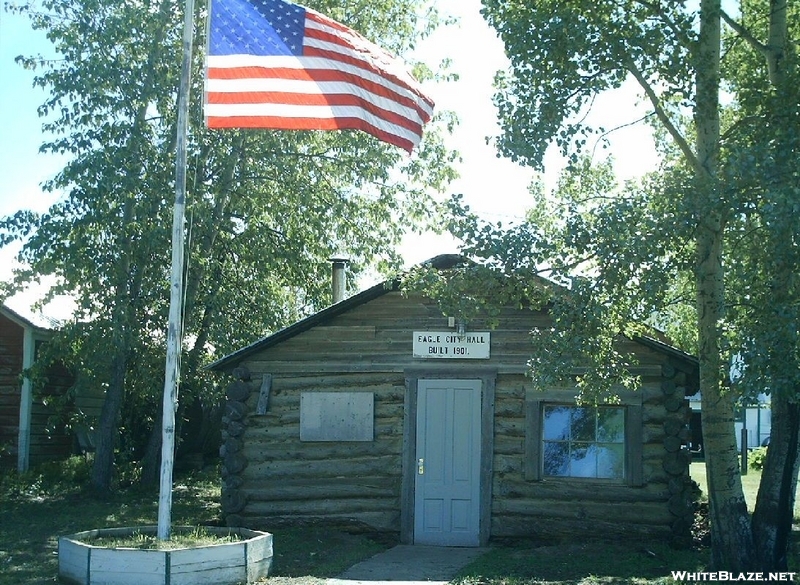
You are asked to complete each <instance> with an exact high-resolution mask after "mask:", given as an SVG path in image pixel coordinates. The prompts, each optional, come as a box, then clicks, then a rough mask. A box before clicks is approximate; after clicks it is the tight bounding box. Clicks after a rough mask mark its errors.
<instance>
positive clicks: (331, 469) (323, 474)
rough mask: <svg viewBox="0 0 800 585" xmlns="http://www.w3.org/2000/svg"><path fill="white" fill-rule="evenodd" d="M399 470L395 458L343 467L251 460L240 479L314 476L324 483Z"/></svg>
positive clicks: (355, 461)
mask: <svg viewBox="0 0 800 585" xmlns="http://www.w3.org/2000/svg"><path fill="white" fill-rule="evenodd" d="M400 469H401V463H400V456H399V455H386V456H382V457H370V458H364V459H353V460H350V461H348V462H347V465H343V464H342V462H341V461H294V462H291V461H286V462H259V461H254V462H252V463H250V464H249V465H248V467H247V469H246V470H245V471H244V477H245V479H246V480H248V481H252V480H253V479H261V478H263V479H277V478H287V477H295V478H301V477H305V478H308V477H315V478H317V479H318V480H319V481H320V482H324V481H325V480H326V479H327V478H331V477H348V476H361V475H364V476H375V475H387V476H388V475H391V474H396V475H399V471H400Z"/></svg>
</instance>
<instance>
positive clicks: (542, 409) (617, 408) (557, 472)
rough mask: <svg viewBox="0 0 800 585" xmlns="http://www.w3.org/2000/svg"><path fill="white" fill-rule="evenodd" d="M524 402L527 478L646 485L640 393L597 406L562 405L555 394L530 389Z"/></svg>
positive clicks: (559, 395) (560, 393)
mask: <svg viewBox="0 0 800 585" xmlns="http://www.w3.org/2000/svg"><path fill="white" fill-rule="evenodd" d="M525 398H526V399H525V404H526V407H525V408H526V411H525V420H526V424H525V479H528V480H535V481H539V480H543V479H547V480H549V479H558V478H588V479H601V480H606V481H609V482H612V483H625V484H627V485H630V486H641V485H644V481H643V479H644V478H643V471H644V470H643V457H642V456H643V444H642V441H643V438H644V437H643V425H642V399H641V393H638V394H637V393H630V395H625V396H623V397H622V404H621V405H614V406H599V407H588V406H577V405H575V404H565V403H564V396H563V392H558V391H552V392H550V391H547V392H546V393H542V392H539V391H534V390H529V391H527V392H526V397H525Z"/></svg>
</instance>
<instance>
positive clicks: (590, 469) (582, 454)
mask: <svg viewBox="0 0 800 585" xmlns="http://www.w3.org/2000/svg"><path fill="white" fill-rule="evenodd" d="M569 475H570V477H597V451H596V450H595V448H594V445H589V446H586V445H581V446H576V445H574V444H573V447H572V453H571V456H570V468H569Z"/></svg>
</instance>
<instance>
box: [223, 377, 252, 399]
mask: <svg viewBox="0 0 800 585" xmlns="http://www.w3.org/2000/svg"><path fill="white" fill-rule="evenodd" d="M251 392H252V389H251V388H250V384H249V383H247V382H243V381H242V380H236V381H235V382H231V383H230V384H229V385H228V388H227V389H226V390H225V396H226V397H227V398H228V400H235V401H236V402H246V401H247V398H248V397H249V396H250V393H251Z"/></svg>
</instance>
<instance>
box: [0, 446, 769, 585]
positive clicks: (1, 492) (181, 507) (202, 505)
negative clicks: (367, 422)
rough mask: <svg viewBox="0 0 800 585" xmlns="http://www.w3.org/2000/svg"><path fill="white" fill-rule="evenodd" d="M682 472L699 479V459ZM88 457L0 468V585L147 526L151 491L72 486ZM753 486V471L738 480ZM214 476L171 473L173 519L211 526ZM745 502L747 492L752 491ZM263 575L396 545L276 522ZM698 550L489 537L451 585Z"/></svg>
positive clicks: (352, 558) (663, 577)
mask: <svg viewBox="0 0 800 585" xmlns="http://www.w3.org/2000/svg"><path fill="white" fill-rule="evenodd" d="M691 472H692V475H693V477H694V478H695V479H696V480H697V481H701V480H702V481H703V483H702V485H705V483H704V477H702V473H703V472H704V466H702V465H697V464H693V465H692V470H691ZM87 478H88V465H87V464H86V462H84V461H83V460H81V459H73V460H70V461H69V462H67V463H64V464H53V465H50V466H49V467H45V468H41V469H38V470H35V471H34V472H32V473H29V474H26V475H25V476H23V477H19V476H17V475H16V474H14V473H10V474H6V475H5V476H4V475H1V474H0V510H2V516H0V518H2V519H0V584H2V585H40V584H45V583H51V584H52V583H55V582H56V574H57V572H58V559H57V556H56V549H57V540H58V537H59V536H61V535H64V534H70V533H73V532H78V531H81V530H89V529H92V528H105V527H118V526H137V525H147V524H150V525H152V524H155V523H156V518H157V500H158V494H157V490H156V489H152V490H142V489H137V488H127V489H124V490H120V491H119V492H117V493H116V494H115V495H114V496H113V497H112V498H111V499H109V500H104V501H100V500H96V499H92V498H90V497H89V496H87V495H86V494H85V492H84V491H83V490H82V489H81V485H85V481H86V479H87ZM743 479H744V481H745V485H747V486H750V487H746V488H745V490H746V492H747V493H748V501H750V500H749V499H750V497H751V495H750V494H755V491H754V490H755V489H756V487H757V482H758V474H757V473H754V472H751V473H750V474H748V475H747V476H745V478H743ZM219 501H220V493H219V479H218V475H217V473H216V471H215V470H211V471H209V472H207V473H204V474H195V475H191V476H180V475H178V476H176V481H175V492H174V495H173V513H172V519H173V523H174V524H185V525H189V526H202V525H219V524H220V508H219ZM753 501H754V499H753ZM272 532H273V534H274V536H275V557H274V560H273V573H272V576H270V577H269V578H268V579H266V580H265V585H324V582H325V579H327V578H331V577H335V576H337V575H339V574H340V573H341V572H342V571H344V570H345V569H346V568H348V567H350V566H351V565H353V564H355V563H356V562H358V561H360V560H363V559H366V558H368V557H370V556H372V555H373V554H375V553H377V552H380V551H382V550H385V549H386V548H389V547H390V546H392V545H394V544H395V543H396V539H395V537H394V536H386V535H382V536H381V535H368V534H351V533H348V532H346V531H342V530H335V529H331V528H327V527H320V526H307V527H301V528H276V529H275V530H274V531H272ZM707 559H708V551H702V550H701V551H695V550H690V551H678V550H673V549H670V548H669V547H667V546H663V545H658V544H653V543H644V542H638V543H635V544H633V545H632V544H631V543H629V542H628V543H624V542H616V541H613V540H606V541H602V542H599V541H586V542H581V543H578V544H565V543H549V542H542V541H536V542H533V541H514V542H508V543H504V542H500V543H493V544H492V547H491V550H490V551H489V552H488V553H487V554H485V555H483V556H482V557H480V558H479V559H477V560H476V561H475V562H474V563H472V564H470V565H469V566H467V567H465V569H464V570H463V571H462V573H461V574H460V575H459V577H458V578H457V579H456V580H455V583H456V584H457V585H600V584H603V585H606V584H621V585H625V584H629V585H667V584H670V583H674V581H673V580H672V579H671V577H670V572H671V571H673V570H676V571H678V570H680V571H699V570H702V568H703V566H704V564H705V562H706V561H707Z"/></svg>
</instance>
